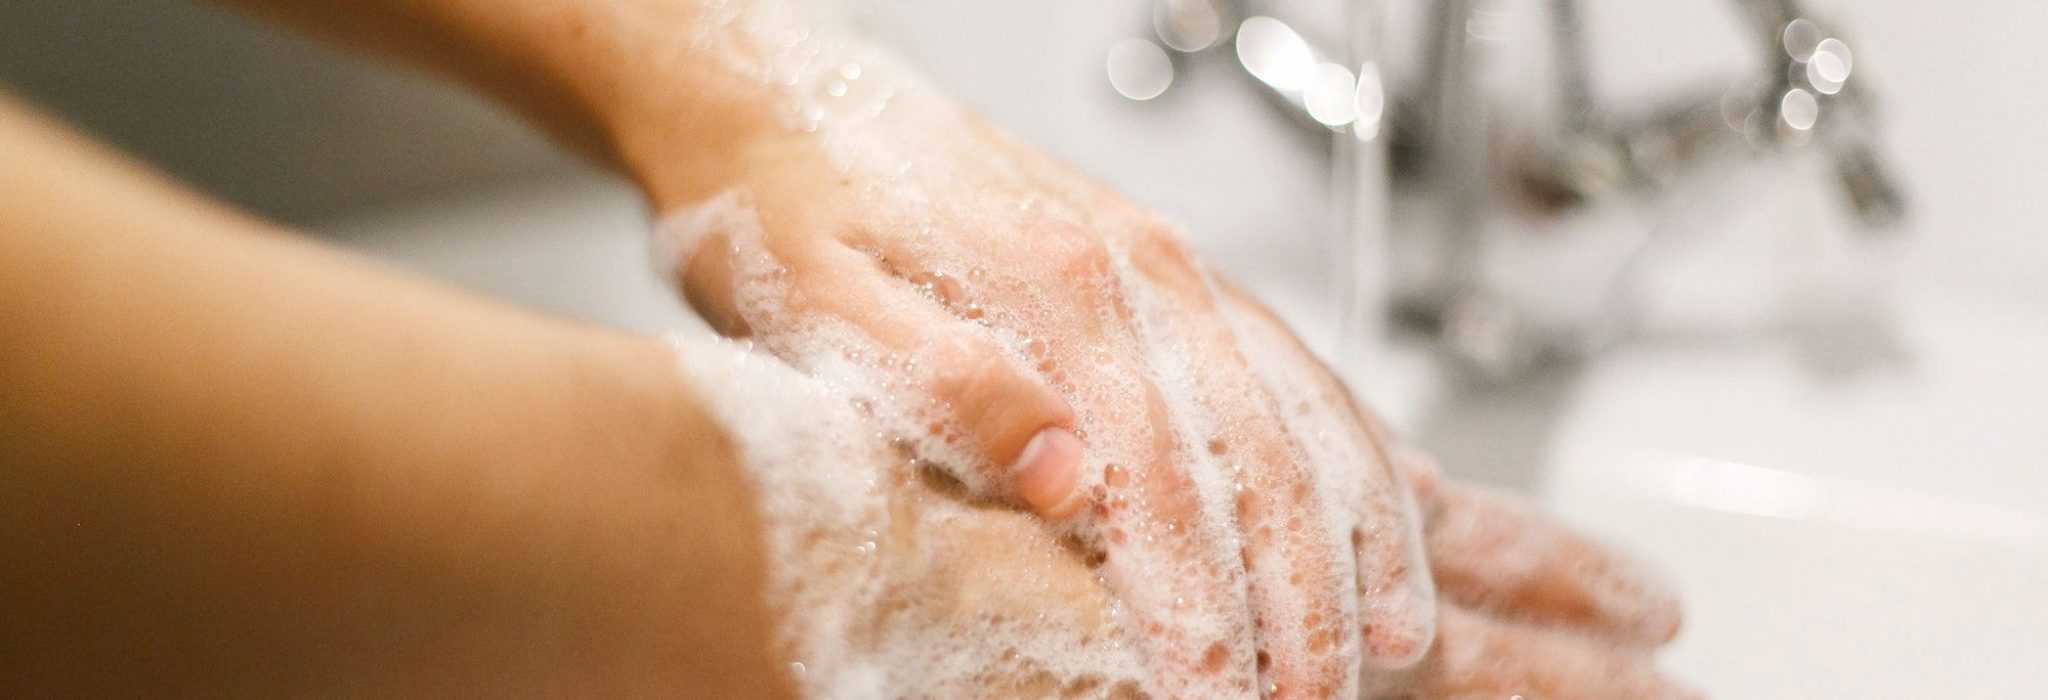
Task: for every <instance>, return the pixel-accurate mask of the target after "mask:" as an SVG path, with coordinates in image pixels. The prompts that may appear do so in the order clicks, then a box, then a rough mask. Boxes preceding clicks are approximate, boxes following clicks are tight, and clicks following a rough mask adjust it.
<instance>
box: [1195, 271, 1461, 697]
mask: <svg viewBox="0 0 2048 700" xmlns="http://www.w3.org/2000/svg"><path fill="white" fill-rule="evenodd" d="M1217 288H1218V296H1219V297H1220V298H1221V299H1222V300H1223V308H1224V309H1225V312H1226V313H1225V318H1227V319H1230V320H1231V321H1232V324H1233V326H1234V327H1235V328H1236V330H1237V334H1238V337H1239V338H1240V339H1242V340H1243V342H1244V345H1245V347H1246V348H1247V349H1248V351H1250V352H1252V353H1253V355H1254V358H1255V360H1256V361H1255V364H1256V365H1258V366H1259V367H1261V368H1262V369H1263V370H1265V372H1264V374H1265V378H1266V383H1267V385H1268V386H1270V387H1272V389H1273V392H1274V393H1275V394H1277V395H1280V396H1287V397H1291V398H1294V399H1296V404H1295V406H1294V407H1293V408H1294V410H1293V411H1292V412H1290V413H1289V416H1290V417H1292V418H1293V419H1294V421H1293V422H1294V423H1295V425H1294V427H1293V433H1294V434H1295V435H1301V436H1310V437H1311V438H1313V437H1314V436H1323V438H1324V439H1321V440H1314V439H1310V440H1307V441H1306V444H1308V445H1309V446H1310V451H1311V452H1313V453H1316V455H1317V456H1316V461H1317V463H1318V464H1319V465H1321V468H1322V469H1323V470H1324V477H1325V478H1324V483H1325V487H1326V488H1328V489H1329V490H1331V491H1332V492H1334V493H1337V494H1338V495H1339V497H1340V498H1342V499H1343V500H1342V503H1345V504H1348V505H1349V506H1350V508H1351V509H1352V517H1353V520H1354V521H1355V525H1354V526H1353V528H1352V530H1351V546H1352V556H1353V558H1354V559H1355V560H1356V561H1357V567H1358V568H1357V574H1356V575H1357V586H1356V593H1357V596H1358V600H1359V603H1358V605H1359V627H1360V630H1361V633H1362V640H1363V643H1364V652H1365V654H1364V655H1365V659H1366V661H1367V663H1369V664H1372V665H1373V666H1374V667H1376V668H1379V669H1381V670H1398V669H1402V668H1406V667H1409V666H1411V665H1413V664H1414V663H1415V662H1417V661H1419V660H1420V659H1421V657H1422V654H1423V652H1425V651H1427V650H1428V649H1429V646H1430V642H1431V639H1432V637H1433V635H1434V634H1435V629H1436V617H1437V613H1436V590H1435V587H1434V585H1433V583H1432V581H1431V579H1430V574H1429V567H1428V563H1427V561H1426V560H1425V559H1424V554H1423V549H1422V526H1421V516H1420V514H1419V512H1418V510H1417V508H1416V505H1415V503H1414V499H1413V498H1412V497H1411V496H1410V492H1409V489H1408V487H1407V485H1406V484H1405V483H1403V482H1402V479H1401V478H1400V476H1399V475H1397V474H1396V473H1395V472H1394V469H1393V467H1392V460H1391V459H1390V458H1389V457H1388V454H1387V453H1386V451H1385V450H1384V449H1382V446H1383V445H1384V444H1385V440H1384V439H1383V438H1381V437H1380V436H1378V435H1377V433H1376V431H1375V430H1374V429H1373V428H1374V426H1373V425H1372V424H1371V423H1370V422H1369V416H1368V414H1366V413H1365V412H1364V411H1362V410H1361V409H1360V408H1359V407H1358V404H1357V402H1356V401H1355V400H1354V399H1353V397H1352V394H1351V392H1350V391H1349V390H1348V389H1346V388H1345V387H1344V385H1343V383H1342V382H1340V381H1339V380H1338V379H1337V378H1336V375H1334V374H1332V373H1331V372H1330V371H1329V370H1328V369H1327V368H1326V367H1325V366H1324V365H1323V364H1322V362H1321V361H1319V360H1317V359H1316V357H1315V355H1314V354H1313V353H1311V352H1309V350H1308V348H1307V347H1305V346H1303V345H1302V344H1301V342H1300V340H1298V339H1297V338H1296V337H1295V336H1294V334H1293V333H1291V332H1289V331H1288V329H1287V327H1286V325H1285V324H1283V323H1282V322H1281V321H1280V320H1279V318H1277V317H1275V316H1274V315H1273V314H1272V313H1271V312H1270V311H1267V310H1266V309H1265V308H1264V307H1263V306H1261V305H1259V304H1258V302H1256V301H1253V300H1252V299H1251V298H1250V297H1249V296H1247V295H1245V294H1244V292H1243V291H1242V290H1240V289H1238V288H1236V287H1235V286H1233V285H1230V284H1229V283H1228V282H1225V281H1222V280H1218V281H1217Z"/></svg>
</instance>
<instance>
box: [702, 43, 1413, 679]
mask: <svg viewBox="0 0 2048 700" xmlns="http://www.w3.org/2000/svg"><path fill="white" fill-rule="evenodd" d="M806 70H808V71H810V72H812V73H817V74H821V75H823V76H825V77H827V78H829V79H830V80H831V81H832V82H830V83H829V84H828V86H827V87H825V88H822V89H823V90H824V92H825V95H824V96H816V97H817V99H819V100H821V102H820V103H818V104H811V105H807V104H798V105H796V106H794V107H792V108H791V109H790V110H788V112H789V113H790V114H792V115H795V116H794V118H795V119H797V121H796V122H794V123H792V124H790V125H789V128H787V129H784V130H782V131H781V132H780V133H776V134H773V135H771V136H769V137H766V138H762V139H760V140H759V141H757V142H756V143H754V144H751V146H750V148H749V150H748V151H747V153H746V154H745V156H744V157H742V158H740V159H739V160H740V162H742V163H744V164H745V165H744V167H743V168H742V175H740V176H739V177H737V178H735V179H734V180H733V181H732V182H731V183H730V186H729V188H728V189H727V190H726V191H725V192H724V193H723V194H720V195H717V196H715V197H712V198H711V199H710V200H708V201H704V202H699V203H696V204H694V205H691V206H689V207H684V208H681V209H679V210H677V211H675V212H673V213H671V214H669V215H668V219H667V220H666V221H665V222H664V224H663V230H664V234H663V235H664V240H666V241H667V242H668V244H669V246H670V249H671V250H672V251H674V258H675V260H676V261H677V267H678V269H679V276H680V279H681V282H682V286H683V288H684V291H685V292H686V294H687V296H688V298H689V300H690V302H691V303H692V305H693V306H695V307H696V308H697V309H698V310H699V311H700V312H701V313H703V315H704V316H705V318H706V319H708V320H709V321H710V323H711V325H712V326H713V327H714V328H716V329H717V330H719V331H720V332H721V333H724V334H726V335H729V336H734V337H746V338H749V339H752V340H753V341H755V342H756V343H758V344H759V345H760V346H762V347H764V348H766V349H767V350H769V351H771V352H772V353H774V354H775V355H777V356H779V357H781V358H783V359H784V360H786V361H788V362H790V363H791V364H792V365H794V366H796V367H797V368H798V369H801V370H803V371H804V372H806V373H808V374H810V375H812V376H814V377H818V378H821V379H823V380H825V381H827V382H828V383H830V384H832V385H833V386H835V387H836V389H837V390H838V391H840V392H842V393H845V394H847V395H850V396H853V397H855V398H856V400H857V401H859V403H860V405H861V406H862V407H863V409H864V410H866V411H867V412H868V413H869V414H870V415H871V416H873V417H874V419H875V420H876V421H878V425H880V426H882V427H883V429H884V430H885V431H886V432H887V433H888V436H889V437H891V438H893V439H895V440H897V441H899V442H900V443H901V444H902V446H903V447H904V449H905V450H906V451H907V453H908V455H909V456H910V457H912V458H915V459H918V460H921V461H923V462H925V463H929V464H932V465H936V466H937V467H938V469H939V470H940V471H941V472H943V474H944V475H945V476H946V478H948V479H950V480H952V481H956V482H958V483H959V484H960V486H961V487H962V489H963V491H964V492H966V493H969V494H972V495H974V496H975V497H977V498H981V499H984V500H986V501H989V502H1009V503H1014V504H1016V505H1020V506H1024V507H1027V508H1029V509H1030V510H1032V511H1034V512H1036V513H1038V514H1039V515H1041V516H1043V517H1045V518H1048V519H1051V520H1054V521H1056V522H1058V523H1059V524H1060V526H1061V527H1062V528H1063V531H1064V532H1065V533H1066V534H1067V535H1069V536H1070V538H1071V540H1072V542H1073V546H1074V547H1075V548H1077V549H1078V550H1080V551H1085V552H1087V553H1088V554H1087V555H1086V557H1085V558H1089V559H1092V560H1093V561H1094V562H1095V564H1096V568H1097V569H1098V570H1099V571H1100V572H1101V574H1102V575H1103V577H1104V578H1105V580H1106V581H1107V582H1108V585H1109V588H1110V590H1111V591H1112V592H1113V593H1114V594H1115V597H1116V599H1117V600H1118V601H1120V602H1121V603H1122V604H1123V605H1124V606H1125V612H1126V614H1128V615H1130V616H1131V617H1132V618H1134V619H1133V620H1132V621H1131V623H1130V625H1129V626H1130V628H1131V629H1133V630H1136V631H1137V633H1138V636H1137V640H1136V642H1137V643H1138V644H1139V645H1140V646H1141V647H1142V649H1143V651H1144V657H1145V658H1146V659H1147V662H1148V663H1149V664H1151V665H1152V666H1153V668H1154V671H1155V674H1156V677H1157V678H1159V679H1171V680H1172V682H1173V683H1178V684H1181V685H1168V686H1164V690H1165V691H1166V692H1168V693H1169V694H1172V695H1195V696H1202V695H1208V696H1214V695H1222V694H1232V695H1246V694H1263V695H1266V696H1269V697H1330V696H1338V695H1347V694H1353V690H1354V689H1355V687H1356V686H1355V683H1356V679H1357V676H1358V673H1357V670H1358V669H1357V665H1358V663H1359V660H1360V659H1361V658H1363V659H1365V660H1366V662H1367V663H1368V664H1369V665H1371V666H1372V667H1374V668H1383V669H1401V668H1405V667H1407V666H1409V665H1412V664H1413V663H1415V661H1416V660H1417V659H1418V658H1419V657H1420V656H1421V654H1422V653H1423V651H1424V650H1426V649H1427V648H1428V646H1429V644H1430V639H1431V635H1432V634H1433V630H1434V624H1435V620H1436V613H1435V610H1434V606H1435V598H1434V595H1433V592H1432V588H1431V584H1430V580H1429V574H1428V570H1427V567H1426V566H1425V565H1424V563H1423V560H1422V555H1421V544H1420V534H1419V532H1418V531H1417V529H1416V527H1415V523H1416V519H1415V518H1414V517H1412V516H1411V511H1412V508H1413V505H1412V503H1411V502H1410V501H1409V499H1408V495H1407V491H1406V489H1405V488H1404V487H1403V486H1402V485H1401V484H1400V482H1399V480H1398V478H1397V477H1396V476H1395V475H1394V473H1393V472H1392V470H1391V469H1390V468H1389V466H1388V464H1387V460H1385V459H1384V455H1382V454H1381V452H1380V450H1379V447H1378V446H1377V444H1376V443H1374V441H1373V440H1372V437H1371V435H1370V433H1369V432H1368V429H1367V426H1366V425H1365V424H1364V423H1363V422H1362V421H1361V420H1360V419H1359V417H1358V416H1357V415H1356V414H1355V412H1353V411H1352V409H1351V408H1350V406H1349V404H1348V401H1349V399H1348V395H1347V394H1345V393H1343V392H1342V391H1341V390H1335V391H1333V390H1331V389H1329V388H1328V387H1325V386H1322V385H1320V384H1318V383H1317V380H1316V375H1315V374H1314V372H1315V371H1317V370H1315V366H1314V365H1312V364H1311V365H1302V364H1300V363H1292V362H1276V361H1275V358H1274V357H1272V354H1273V353H1271V352H1268V351H1267V348H1273V347H1278V346H1280V345H1282V343H1281V342H1275V341H1273V340H1272V339H1264V340H1261V341H1260V342H1246V341H1248V340H1250V339H1251V338H1250V337H1251V336H1252V335H1261V336H1266V335H1272V334H1273V333H1275V332H1276V331H1273V330H1271V329H1267V328H1264V327H1258V326H1248V325H1246V324H1245V321H1246V320H1247V319H1243V318H1239V317H1240V316H1243V314H1232V313H1229V312H1227V310H1226V309H1224V308H1223V307H1222V301H1221V297H1220V296H1219V288H1218V284H1219V283H1218V282H1216V281H1215V280H1214V279H1213V277H1212V275H1211V274H1210V273H1209V271H1208V270H1207V269H1206V268H1205V267H1204V266H1203V265H1201V264H1200V263H1199V262H1198V261H1196V260H1195V259H1194V258H1193V256H1192V255H1191V254H1190V252H1189V250H1188V249H1187V247H1186V246H1185V245H1184V243H1183V241H1182V240H1181V237H1180V236H1179V234H1178V233H1177V232H1176V231H1174V230H1173V229H1172V228H1171V227H1169V226H1167V225H1165V224H1164V223H1162V222H1161V221H1160V220H1159V219H1157V218H1155V217H1154V216H1153V215H1151V214H1150V213H1148V212H1146V211H1143V210H1141V209H1139V208H1138V207H1135V206H1133V205H1132V204H1130V203H1128V202H1126V201H1124V200H1123V199H1121V198H1120V197H1118V196H1117V195H1115V194H1114V193H1112V192H1110V191H1108V190H1107V189H1106V188H1103V187H1101V186H1100V185H1098V184H1096V183H1094V182H1092V181H1090V180H1088V179H1086V178H1084V177H1081V176H1080V175H1078V174H1076V173H1074V172H1072V171H1071V170H1069V169H1068V168H1066V167H1064V166H1063V165H1061V164H1059V163H1056V162H1054V161H1052V160H1051V159H1049V158H1047V157H1045V156H1043V155H1041V154H1039V153H1037V152H1035V151H1033V150H1031V149H1029V148H1026V147H1024V146H1022V145H1020V144H1018V143H1017V142H1015V141H1013V140H1012V139H1011V138H1009V137H1008V136H1006V135H1004V134H1002V133H999V132H998V131H996V130H994V129H993V128H992V127H989V126H987V125H986V124H984V123H982V122H980V121H979V120H976V119H974V118H972V117H971V116H969V115H967V114H966V113H965V112H964V111H963V110H961V109H960V108H958V107H957V106H955V105H953V104H952V103H950V102H948V101H946V100H944V99H942V98H940V97H938V96H936V95H934V94H932V93H930V92H929V91H928V90H926V89H924V88H922V87H921V86H919V85H917V84H916V83H914V82H911V81H909V80H907V79H902V78H896V77H885V76H892V75H901V74H900V73H895V72H893V70H892V69H889V68H888V67H887V63H886V60H884V59H880V58H878V57H867V56H864V57H861V58H859V59H842V60H840V61H838V62H833V63H826V64H823V65H813V66H809V67H808V68H806ZM847 76H860V77H859V78H858V79H857V80H856V79H852V78H848V77H847ZM797 82H798V84H799V85H801V84H803V81H802V80H798V81H797ZM799 89H801V88H799ZM826 96H829V97H830V99H826ZM1277 333H1278V334H1279V335H1278V337H1279V338H1281V339H1283V340H1284V341H1285V342H1291V334H1287V333H1286V331H1284V330H1279V331H1277ZM1162 682H1165V681H1162Z"/></svg>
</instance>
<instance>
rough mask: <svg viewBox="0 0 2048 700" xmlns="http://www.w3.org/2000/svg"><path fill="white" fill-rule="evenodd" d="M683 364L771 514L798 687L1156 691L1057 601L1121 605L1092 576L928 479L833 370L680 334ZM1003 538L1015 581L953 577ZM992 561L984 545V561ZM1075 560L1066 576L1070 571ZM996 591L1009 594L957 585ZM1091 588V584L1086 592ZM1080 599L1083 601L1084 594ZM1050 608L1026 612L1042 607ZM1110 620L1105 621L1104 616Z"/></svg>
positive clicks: (1064, 693) (1113, 646) (1124, 646)
mask: <svg viewBox="0 0 2048 700" xmlns="http://www.w3.org/2000/svg"><path fill="white" fill-rule="evenodd" d="M674 345H675V348H676V351H677V353H678V356H679V358H680V366H681V368H682V370H683V372H684V374H685V376H686V377H687V378H688V379H689V380H690V381H691V383H692V384H693V385H694V386H695V387H696V388H697V390H698V392H699V393H700V394H701V395H702V396H703V398H704V400H705V403H706V405H708V406H710V407H711V408H712V410H713V411H714V413H715V414H716V415H717V417H718V419H719V421H720V423H721V424H722V425H723V426H725V428H726V429H727V430H728V432H729V433H730V435H731V436H732V438H733V440H734V442H735V444H736V445H737V446H738V449H739V453H740V455H741V456H742V459H743V462H744V464H745V467H746V470H747V474H748V476H749V478H750V480H751V482H752V485H753V487H754V491H755V493H756V499H757V500H756V502H757V505H758V507H759V508H760V510H761V512H762V515H763V518H762V519H763V522H764V523H766V524H767V533H766V534H767V537H766V541H767V546H768V548H769V550H770V551H769V557H768V558H767V560H768V561H769V562H771V567H772V571H771V572H770V574H771V575H770V577H769V580H770V585H769V590H768V594H769V600H770V604H771V605H772V606H773V607H774V608H775V609H776V610H777V611H778V613H779V615H780V619H781V624H780V627H779V629H778V630H777V634H776V637H775V640H776V645H777V650H778V652H779V653H781V654H782V655H783V656H784V657H785V658H786V659H789V660H790V665H789V667H788V668H789V672H790V675H791V677H792V679H793V680H794V681H795V682H796V683H797V685H798V686H799V687H800V688H801V689H802V691H803V692H804V694H805V696H806V697H815V698H848V699H864V698H910V697H996V696H1014V695H1021V694H1027V693H1025V692H1024V691H1028V690H1034V689H1035V690H1043V691H1046V692H1044V693H1042V694H1043V695H1045V696H1048V697H1052V696H1058V697H1112V696H1114V694H1115V693H1125V694H1129V693H1132V692H1137V691H1146V690H1148V689H1149V687H1148V686H1147V685H1146V683H1147V681H1146V680H1145V675H1144V673H1143V665H1142V663H1141V660H1140V657H1139V655H1138V654H1137V652H1136V650H1135V648H1134V647H1133V645H1132V644H1131V642H1130V641H1129V638H1128V636H1127V635H1126V634H1124V633H1123V632H1122V631H1121V630H1120V629H1119V628H1117V627H1116V626H1115V625H1113V624H1110V625H1099V624H1098V625H1094V626H1091V625H1089V624H1087V623H1089V622H1090V620H1088V619H1085V616H1083V615H1080V614H1068V613H1066V612H1064V611H1063V610H1062V609H1058V608H1055V607H1054V606H1058V605H1064V606H1071V607H1080V608H1086V607H1088V605H1089V604H1093V605H1096V606H1099V607H1100V608H1102V609H1104V610H1107V611H1108V612H1107V615H1108V617H1109V618H1111V621H1112V622H1113V621H1114V618H1116V617H1117V616H1119V615H1121V611H1120V608H1119V607H1118V606H1117V605H1116V604H1115V602H1114V601H1111V600H1108V599H1107V598H1106V596H1101V595H1099V594H1098V595H1097V597H1096V598H1093V599H1090V598H1088V597H1086V596H1085V595H1082V596H1076V595H1075V594H1074V591H1073V582H1074V581H1075V580H1079V581H1082V582H1087V581H1089V580H1090V579H1089V578H1088V577H1087V576H1086V575H1085V572H1082V573H1080V574H1078V578H1077V574H1075V572H1077V571H1082V570H1081V569H1080V565H1079V564H1078V563H1076V562H1073V561H1072V555H1071V553H1070V552H1068V551H1066V550H1065V549H1063V548H1062V547H1061V546H1060V544H1059V543H1058V542H1057V541H1056V540H1055V539H1054V538H1053V537H1052V536H1051V535H1050V534H1048V533H1044V532H1042V531H1040V530H1037V529H1034V528H1033V527H1032V526H1030V524H1029V522H1028V517H1027V516H1023V515H1022V514H1015V513H1007V512H993V511H989V510H988V509H987V508H986V507H985V506H982V505H978V504H975V503H973V502H971V501H968V500H963V499H959V498H953V497H950V496H947V495H945V494H943V493H941V492H939V491H937V490H934V489H932V488H929V487H927V486H925V485H924V483H923V482H922V481H921V480H920V478H919V476H918V474H917V470H918V469H920V468H922V467H921V466H920V465H919V464H918V463H917V462H916V461H915V460H911V459H908V458H906V457H904V456H903V455H901V453H900V452H899V451H898V450H896V449H895V448H894V447H892V445H891V444H890V443H889V441H888V440H886V439H885V438H884V437H883V436H878V435H876V433H875V431H874V428H873V422H872V420H871V418H870V417H869V416H868V415H866V414H864V413H863V412H862V411H860V410H858V409H857V408H856V407H855V406H854V404H853V402H852V401H850V400H848V399H847V398H846V397H845V396H844V395H843V394H841V393H839V392H838V391H836V390H835V389H833V388H832V387H831V386H830V385H829V384H828V383H827V382H823V381H819V380H817V379H815V378H813V377H810V376H806V375H805V374H803V373H801V372H798V371H796V370H795V369H794V368H791V367H789V366H788V365H786V364H784V363H782V362H781V361H779V360H777V359H775V358H773V357H769V356H767V355H765V354H762V353H761V352H758V351H756V350H754V349H752V348H749V347H748V346H746V345H745V344H744V343H738V342H733V341H724V340H718V339H712V338H704V337H682V336H679V337H677V338H675V340H674ZM977 532H979V533H985V534H986V536H989V537H1002V538H1004V539H1002V540H1000V544H1001V545H1003V546H1004V547H1006V548H1010V549H1011V550H1012V551H1011V552H1010V554H1011V555H1012V556H1014V557H1015V559H1014V560H1011V561H1006V562H1003V564H1004V565H1005V566H1007V567H1009V568H1008V570H1007V573H1014V574H1016V575H1017V577H1016V578H1008V579H1005V580H1003V581H1001V582H992V581H987V580H979V581H978V583H979V586H978V587H976V586H962V585H960V583H961V581H962V580H963V579H967V580H974V579H975V576H976V572H973V571H959V570H958V568H959V567H958V566H957V563H958V562H960V561H963V560H964V559H963V557H964V556H966V555H967V554H968V553H967V552H964V551H962V550H961V548H962V547H971V546H973V545H975V544H977V542H976V541H975V540H974V539H973V537H972V536H971V534H964V533H977ZM983 556H984V557H986V555H985V554H984V555H983ZM1061 567H1065V568H1066V569H1067V570H1068V571H1067V572H1066V574H1065V575H1064V576H1062V575H1060V573H1059V572H1060V568H1061ZM975 590H980V591H984V592H986V591H990V590H993V591H997V592H998V593H995V594H987V593H985V594H984V595H993V596H995V597H1005V596H1007V602H1008V603H1009V605H1008V606H1005V605H993V604H985V603H987V601H978V600H974V599H969V598H966V597H963V595H962V591H975ZM1084 593H1085V591H1084ZM1077 598H1078V603H1077V602H1076V601H1077ZM1041 599H1042V600H1043V602H1042V607H1041V608H1039V609H1033V608H1031V607H1028V603H1029V602H1032V601H1040V600H1041ZM1098 627H1099V628H1100V629H1097V628H1098Z"/></svg>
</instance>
